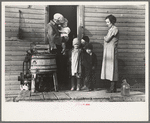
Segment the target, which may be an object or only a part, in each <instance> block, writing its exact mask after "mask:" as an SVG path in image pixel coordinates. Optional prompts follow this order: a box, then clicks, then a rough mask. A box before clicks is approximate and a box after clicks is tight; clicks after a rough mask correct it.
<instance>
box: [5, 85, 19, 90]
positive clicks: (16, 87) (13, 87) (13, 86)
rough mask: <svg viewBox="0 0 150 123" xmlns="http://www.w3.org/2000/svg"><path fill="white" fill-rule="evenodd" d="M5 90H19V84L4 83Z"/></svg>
mask: <svg viewBox="0 0 150 123" xmlns="http://www.w3.org/2000/svg"><path fill="white" fill-rule="evenodd" d="M5 89H6V90H19V89H20V84H18V85H16V84H15V85H5Z"/></svg>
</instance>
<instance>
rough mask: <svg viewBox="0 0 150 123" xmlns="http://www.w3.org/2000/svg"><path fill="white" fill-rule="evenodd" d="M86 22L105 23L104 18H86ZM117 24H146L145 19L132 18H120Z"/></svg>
mask: <svg viewBox="0 0 150 123" xmlns="http://www.w3.org/2000/svg"><path fill="white" fill-rule="evenodd" d="M85 21H89V22H91V21H97V22H101V21H104V18H99V17H93V18H92V19H91V17H85ZM117 22H124V23H125V22H126V23H127V22H135V23H139V22H143V23H145V19H130V18H127V19H124V18H118V19H117Z"/></svg>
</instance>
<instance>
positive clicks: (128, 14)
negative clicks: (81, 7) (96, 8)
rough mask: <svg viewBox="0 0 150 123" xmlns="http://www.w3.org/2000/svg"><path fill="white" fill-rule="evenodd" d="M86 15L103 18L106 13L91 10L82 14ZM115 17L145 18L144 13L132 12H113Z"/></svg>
mask: <svg viewBox="0 0 150 123" xmlns="http://www.w3.org/2000/svg"><path fill="white" fill-rule="evenodd" d="M84 15H85V16H86V17H89V16H90V17H97V16H98V17H100V18H104V19H105V17H106V16H108V13H97V12H95V13H93V12H85V14H84ZM115 15H116V18H137V19H139V18H141V19H145V15H144V14H132V13H115Z"/></svg>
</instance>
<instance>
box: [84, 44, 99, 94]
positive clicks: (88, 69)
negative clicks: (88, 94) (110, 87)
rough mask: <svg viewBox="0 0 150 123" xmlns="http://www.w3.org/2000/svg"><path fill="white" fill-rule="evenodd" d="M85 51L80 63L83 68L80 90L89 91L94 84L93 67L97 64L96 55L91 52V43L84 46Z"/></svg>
mask: <svg viewBox="0 0 150 123" xmlns="http://www.w3.org/2000/svg"><path fill="white" fill-rule="evenodd" d="M85 50H86V53H84V56H83V60H82V64H83V66H84V69H85V78H84V86H83V87H82V90H87V91H91V90H93V89H94V84H95V69H96V66H97V57H96V55H95V53H93V45H92V44H91V43H89V44H87V45H86V46H85Z"/></svg>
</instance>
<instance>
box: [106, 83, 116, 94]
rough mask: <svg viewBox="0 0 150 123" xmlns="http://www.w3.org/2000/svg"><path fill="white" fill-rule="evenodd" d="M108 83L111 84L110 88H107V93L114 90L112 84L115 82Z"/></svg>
mask: <svg viewBox="0 0 150 123" xmlns="http://www.w3.org/2000/svg"><path fill="white" fill-rule="evenodd" d="M110 84H111V85H110V88H109V90H108V91H107V93H113V92H114V85H115V82H113V81H111V83H110Z"/></svg>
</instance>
